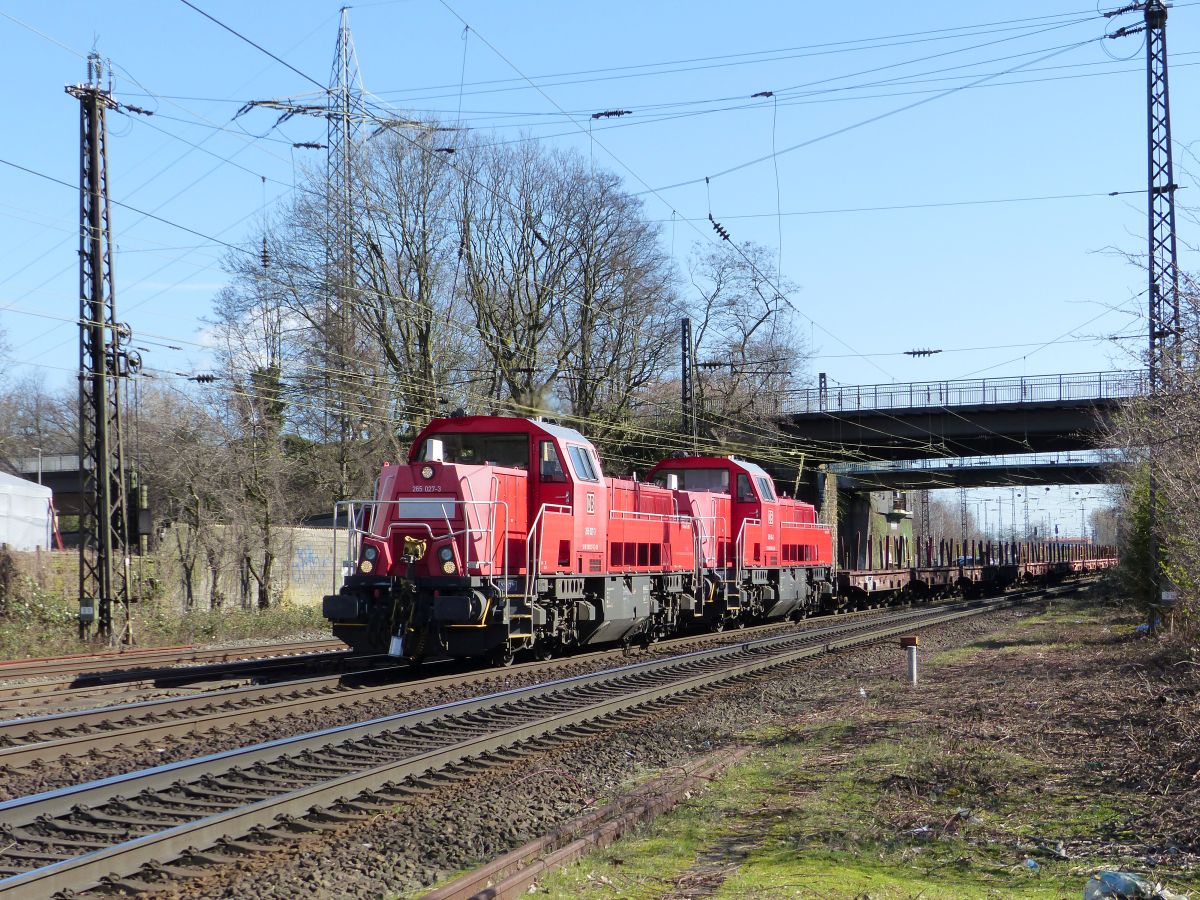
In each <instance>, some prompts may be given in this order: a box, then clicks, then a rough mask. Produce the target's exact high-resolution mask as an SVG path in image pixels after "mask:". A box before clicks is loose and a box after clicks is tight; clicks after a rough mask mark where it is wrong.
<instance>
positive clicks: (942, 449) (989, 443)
mask: <svg viewBox="0 0 1200 900" xmlns="http://www.w3.org/2000/svg"><path fill="white" fill-rule="evenodd" d="M1146 385H1147V380H1146V373H1145V372H1144V371H1142V370H1135V371H1126V372H1082V373H1071V374H1062V375H1039V376H1028V377H1024V376H1023V377H1013V378H976V379H963V380H958V381H916V382H909V383H902V384H870V385H837V386H834V387H816V388H809V389H806V390H802V391H798V392H797V393H795V394H792V395H790V396H789V397H788V399H787V400H785V401H784V408H783V411H782V414H781V415H780V417H779V420H778V421H779V424H780V427H781V428H782V429H783V430H784V432H786V433H787V434H789V435H791V436H792V437H794V438H796V439H797V440H798V441H800V442H802V443H810V444H812V445H814V446H815V447H819V448H821V449H828V450H838V449H840V450H842V451H844V452H846V453H848V454H855V455H858V456H860V457H861V458H863V459H865V460H880V459H885V460H899V459H926V458H936V457H970V456H994V455H1000V454H1013V453H1018V454H1023V453H1043V452H1065V451H1075V450H1085V449H1091V448H1094V447H1097V446H1104V445H1105V444H1106V443H1107V440H1108V438H1107V435H1108V428H1109V426H1110V424H1111V422H1112V420H1113V415H1114V413H1116V411H1117V410H1118V409H1119V408H1120V406H1121V404H1122V403H1124V402H1126V401H1127V400H1129V399H1131V398H1134V397H1140V396H1143V395H1144V394H1145V393H1146Z"/></svg>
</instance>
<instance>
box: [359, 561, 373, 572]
mask: <svg viewBox="0 0 1200 900" xmlns="http://www.w3.org/2000/svg"><path fill="white" fill-rule="evenodd" d="M374 568H375V563H373V562H371V561H370V560H369V559H364V560H363V561H362V562H360V563H359V564H358V570H359V571H360V572H362V573H363V574H364V575H370V574H371V570H372V569H374Z"/></svg>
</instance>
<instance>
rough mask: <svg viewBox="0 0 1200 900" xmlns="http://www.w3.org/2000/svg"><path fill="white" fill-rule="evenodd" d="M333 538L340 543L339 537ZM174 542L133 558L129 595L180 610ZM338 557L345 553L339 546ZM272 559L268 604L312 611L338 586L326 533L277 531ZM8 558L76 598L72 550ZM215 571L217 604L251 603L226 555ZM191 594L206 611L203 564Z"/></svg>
mask: <svg viewBox="0 0 1200 900" xmlns="http://www.w3.org/2000/svg"><path fill="white" fill-rule="evenodd" d="M219 531H220V529H217V532H218V533H219ZM339 534H340V536H341V537H342V538H343V540H344V538H345V532H344V531H342V532H340V533H339ZM178 537H179V535H177V534H176V533H175V532H174V531H173V530H171V529H168V531H167V532H166V533H165V534H164V535H163V537H162V540H160V541H159V545H158V550H157V551H156V552H155V553H153V554H151V555H149V556H146V557H134V558H133V560H132V570H133V578H134V585H133V593H134V594H135V595H138V594H139V593H140V594H143V595H151V596H155V597H157V598H159V599H160V600H163V601H166V602H168V603H171V604H174V605H178V606H180V607H182V606H183V605H184V596H185V591H184V587H183V566H182V565H181V563H180V561H179V549H178V546H179V545H178V541H177V538H178ZM342 552H343V553H344V552H345V551H344V544H343V550H342ZM276 554H277V555H276V560H275V570H274V578H273V580H274V583H275V594H276V595H275V598H274V602H281V601H282V602H286V603H288V604H291V605H293V606H315V605H317V604H319V603H320V602H321V598H322V597H323V596H324V595H325V594H328V593H330V591H331V590H332V589H333V588H334V577H335V574H336V575H337V577H338V580H339V581H340V577H341V560H339V559H338V555H337V553H335V552H334V546H333V530H332V529H330V528H291V529H281V530H280V533H279V544H278V546H277V547H276ZM13 557H14V559H15V560H16V561H17V568H18V570H19V572H20V573H21V574H22V575H24V576H26V577H28V578H31V579H32V580H33V581H34V583H35V584H37V585H38V587H39V588H41V589H42V590H43V591H45V592H47V593H49V594H51V595H52V596H56V597H62V598H63V599H65V600H70V601H74V600H75V599H76V598H77V597H78V595H79V551H78V550H66V551H46V550H39V551H35V552H27V553H18V552H14V553H13ZM217 568H218V571H219V573H220V574H219V576H218V582H217V591H218V593H219V594H220V596H221V598H222V602H223V604H225V605H228V606H239V605H241V603H242V598H243V595H244V592H245V591H249V592H250V596H251V601H253V590H254V585H253V582H252V581H249V580H247V579H246V578H244V577H243V575H244V573H243V564H242V561H241V560H240V559H238V558H237V557H236V556H235V555H233V554H231V553H228V552H226V553H223V554H221V555H220V556H219V559H218V563H217ZM192 593H193V602H194V604H195V605H196V606H198V607H203V608H207V607H208V605H209V603H210V598H211V596H212V579H211V577H210V572H209V568H208V566H207V565H206V563H205V562H204V560H203V559H201V561H200V562H199V564H198V565H197V566H196V569H195V571H194V573H193V576H192Z"/></svg>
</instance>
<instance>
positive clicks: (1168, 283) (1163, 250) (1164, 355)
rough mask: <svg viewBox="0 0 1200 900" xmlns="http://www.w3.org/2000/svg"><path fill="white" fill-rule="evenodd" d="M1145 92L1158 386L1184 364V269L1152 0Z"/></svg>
mask: <svg viewBox="0 0 1200 900" xmlns="http://www.w3.org/2000/svg"><path fill="white" fill-rule="evenodd" d="M1145 18H1146V28H1145V31H1146V92H1147V104H1146V112H1147V133H1148V135H1149V153H1148V165H1149V178H1148V191H1149V204H1148V205H1149V237H1150V246H1149V258H1148V259H1147V268H1148V270H1149V314H1150V321H1149V338H1150V346H1149V374H1150V391H1151V392H1152V393H1153V392H1154V391H1156V390H1158V389H1159V388H1160V387H1161V386H1162V385H1163V383H1164V382H1165V381H1167V380H1169V379H1170V373H1171V372H1172V371H1173V370H1175V369H1176V368H1178V367H1179V366H1180V365H1181V364H1182V363H1183V355H1182V340H1181V332H1180V320H1179V270H1178V268H1177V257H1176V248H1175V190H1176V187H1177V185H1176V184H1175V179H1174V169H1173V166H1172V162H1171V107H1170V100H1169V93H1168V90H1167V8H1166V6H1165V5H1164V4H1163V3H1162V0H1147V3H1146V6H1145Z"/></svg>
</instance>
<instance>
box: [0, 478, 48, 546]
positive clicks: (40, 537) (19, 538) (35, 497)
mask: <svg viewBox="0 0 1200 900" xmlns="http://www.w3.org/2000/svg"><path fill="white" fill-rule="evenodd" d="M51 496H52V492H51V490H50V488H48V487H45V486H43V485H40V484H37V483H36V482H33V481H26V480H25V479H24V478H18V477H17V476H16V475H8V474H6V473H4V472H0V545H3V544H7V545H8V546H9V548H10V549H12V550H36V549H38V548H39V547H41V548H43V549H49V548H50V546H51V544H50V535H51V527H52V525H53V523H52V521H51V515H52V513H51V511H50V498H51Z"/></svg>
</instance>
